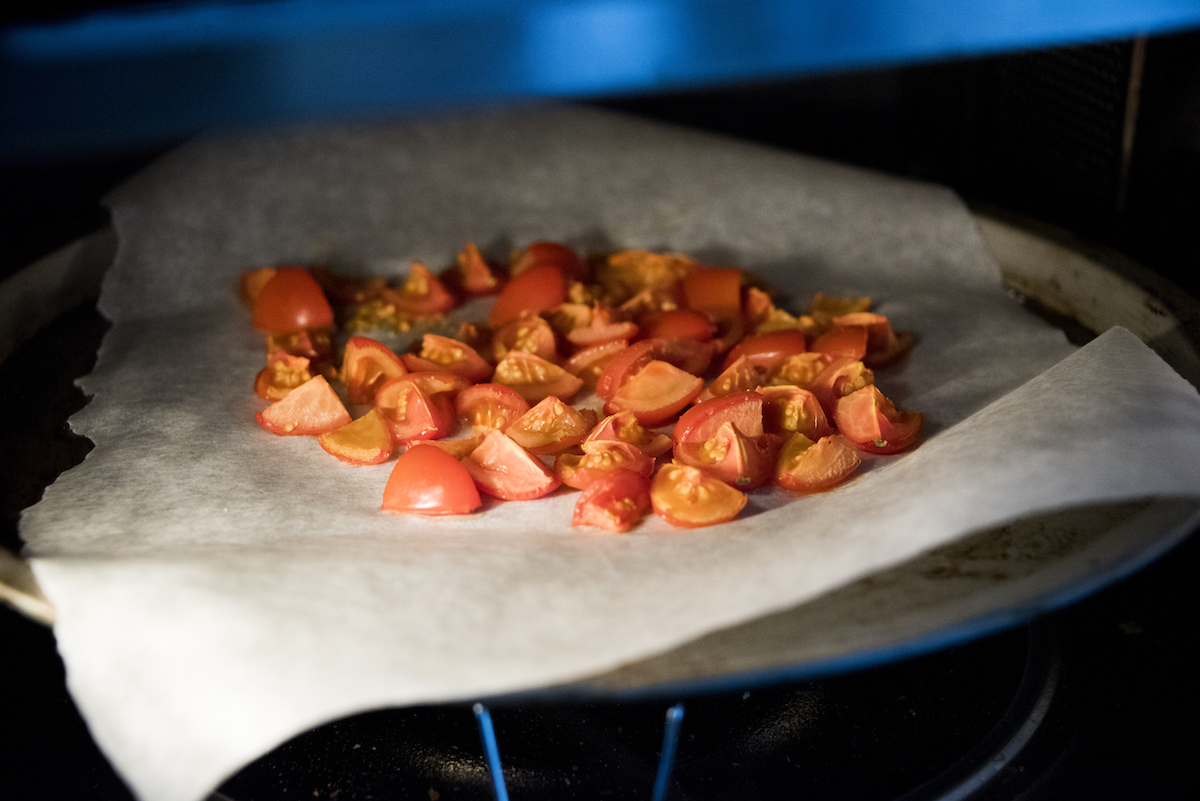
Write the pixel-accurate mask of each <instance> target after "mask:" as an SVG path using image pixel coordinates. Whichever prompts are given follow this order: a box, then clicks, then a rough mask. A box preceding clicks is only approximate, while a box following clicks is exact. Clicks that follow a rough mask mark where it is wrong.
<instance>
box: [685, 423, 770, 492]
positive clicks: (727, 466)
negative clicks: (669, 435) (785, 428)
mask: <svg viewBox="0 0 1200 801" xmlns="http://www.w3.org/2000/svg"><path fill="white" fill-rule="evenodd" d="M779 443H780V438H779V437H777V436H775V435H774V434H762V435H760V436H757V437H748V436H746V435H745V434H743V433H742V432H741V431H739V430H738V429H737V428H736V427H735V426H734V425H733V424H732V423H723V424H722V425H721V427H720V428H718V429H717V431H716V433H714V434H713V435H712V436H711V437H709V438H708V439H706V440H703V441H700V442H676V443H675V461H677V462H679V463H680V464H686V465H691V466H692V467H698V468H700V469H701V470H703V471H704V472H705V473H707V474H708V475H710V476H712V477H713V478H718V479H720V480H721V481H724V482H725V483H726V484H729V485H730V486H732V487H737V488H738V489H740V490H752V489H754V488H755V487H761V486H762V485H763V484H765V483H767V481H769V480H770V479H771V477H772V476H773V475H774V472H775V457H776V456H777V455H778V453H779Z"/></svg>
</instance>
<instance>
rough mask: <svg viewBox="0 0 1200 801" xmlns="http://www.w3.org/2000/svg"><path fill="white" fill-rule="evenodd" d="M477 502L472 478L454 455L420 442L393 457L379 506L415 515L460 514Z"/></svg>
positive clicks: (476, 504) (472, 507)
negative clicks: (392, 464)
mask: <svg viewBox="0 0 1200 801" xmlns="http://www.w3.org/2000/svg"><path fill="white" fill-rule="evenodd" d="M481 503H482V501H481V500H480V498H479V491H478V490H477V489H476V488H475V482H474V481H472V480H471V475H470V473H468V472H467V469H466V468H465V467H463V466H462V464H460V463H459V462H458V460H457V459H455V458H454V457H453V456H451V455H450V454H448V453H446V452H445V451H442V450H440V449H439V448H436V447H434V446H432V445H426V444H421V445H414V446H413V447H411V448H409V449H408V450H407V451H406V452H405V453H403V454H402V455H401V456H400V458H399V459H397V460H396V466H395V467H393V468H392V474H391V475H390V476H389V477H388V482H387V486H386V487H384V489H383V504H382V506H381V507H380V508H381V509H383V510H384V511H387V512H408V513H410V514H419V515H463V514H466V513H467V512H470V511H472V510H474V509H478V508H479V506H480V505H481Z"/></svg>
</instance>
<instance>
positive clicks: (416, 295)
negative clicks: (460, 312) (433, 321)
mask: <svg viewBox="0 0 1200 801" xmlns="http://www.w3.org/2000/svg"><path fill="white" fill-rule="evenodd" d="M380 296H381V297H382V298H383V300H386V301H387V302H388V303H391V304H392V305H393V306H395V307H396V310H397V311H399V312H400V313H402V314H407V315H411V316H413V317H437V316H438V315H441V314H445V313H446V312H448V311H450V310H451V309H453V308H454V307H455V306H456V305H457V304H458V301H457V300H455V298H454V295H453V294H451V293H450V291H449V290H448V289H446V287H445V286H444V285H443V284H442V282H441V281H439V280H438V278H437V276H436V275H434V274H433V273H432V272H430V271H429V268H428V267H426V266H425V265H424V264H421V263H420V262H417V261H414V262H413V263H412V270H411V271H410V272H409V274H408V278H406V279H405V280H404V284H403V286H401V287H400V288H399V289H383V290H381V291H380Z"/></svg>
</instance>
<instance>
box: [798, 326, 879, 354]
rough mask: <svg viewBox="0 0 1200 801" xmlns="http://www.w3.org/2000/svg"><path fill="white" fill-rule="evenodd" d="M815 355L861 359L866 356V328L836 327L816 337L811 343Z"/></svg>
mask: <svg viewBox="0 0 1200 801" xmlns="http://www.w3.org/2000/svg"><path fill="white" fill-rule="evenodd" d="M812 349H813V350H814V351H816V352H817V353H829V354H831V355H833V356H848V357H850V358H851V359H861V358H862V357H863V356H866V355H867V328H866V326H862V325H838V326H834V327H833V328H831V329H829V330H828V331H826V332H825V333H824V334H821V336H819V337H817V338H816V340H814V341H813V343H812Z"/></svg>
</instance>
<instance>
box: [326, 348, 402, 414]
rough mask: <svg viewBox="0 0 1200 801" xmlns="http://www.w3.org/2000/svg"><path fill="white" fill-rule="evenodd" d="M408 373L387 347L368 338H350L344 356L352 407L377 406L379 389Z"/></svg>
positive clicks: (343, 372) (344, 380)
mask: <svg viewBox="0 0 1200 801" xmlns="http://www.w3.org/2000/svg"><path fill="white" fill-rule="evenodd" d="M407 372H408V369H407V368H406V367H405V366H404V362H403V361H401V359H400V357H399V356H397V355H396V354H395V353H393V352H392V349H391V348H389V347H387V346H386V345H384V344H382V343H380V342H376V341H375V340H373V339H369V338H367V337H350V339H349V340H347V341H346V350H345V351H344V353H343V354H342V372H341V379H342V382H343V383H345V385H346V390H347V394H348V395H349V397H350V402H351V403H373V402H374V401H375V393H376V392H378V391H379V388H380V387H381V386H383V385H384V384H385V383H387V382H388V381H390V380H392V379H393V378H399V377H400V376H402V375H404V374H405V373H407Z"/></svg>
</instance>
